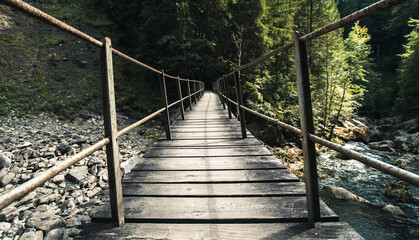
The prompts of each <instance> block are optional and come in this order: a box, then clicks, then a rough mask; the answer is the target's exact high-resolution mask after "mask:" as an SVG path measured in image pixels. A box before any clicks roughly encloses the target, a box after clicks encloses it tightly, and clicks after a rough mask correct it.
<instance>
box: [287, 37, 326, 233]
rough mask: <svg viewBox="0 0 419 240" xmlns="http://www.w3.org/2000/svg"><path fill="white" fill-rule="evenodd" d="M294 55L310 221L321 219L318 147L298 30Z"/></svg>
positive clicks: (304, 56)
mask: <svg viewBox="0 0 419 240" xmlns="http://www.w3.org/2000/svg"><path fill="white" fill-rule="evenodd" d="M293 37H294V52H295V53H294V54H295V55H294V57H295V70H296V74H297V87H298V104H299V107H300V122H301V138H302V145H303V157H304V178H305V182H306V193H307V211H308V222H309V224H310V226H312V227H314V223H315V222H317V221H320V203H319V185H318V180H317V164H316V148H315V145H314V142H313V141H311V139H310V137H309V134H314V124H313V112H312V106H311V95H310V79H309V72H308V63H307V48H306V44H305V42H304V41H301V40H300V36H299V33H298V32H294V34H293Z"/></svg>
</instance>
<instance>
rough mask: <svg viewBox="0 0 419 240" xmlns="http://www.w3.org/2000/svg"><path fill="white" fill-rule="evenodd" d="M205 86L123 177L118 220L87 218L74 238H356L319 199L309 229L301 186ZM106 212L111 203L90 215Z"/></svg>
mask: <svg viewBox="0 0 419 240" xmlns="http://www.w3.org/2000/svg"><path fill="white" fill-rule="evenodd" d="M248 136H249V138H247V139H242V138H241V133H240V123H239V122H238V121H237V120H235V119H228V116H227V112H226V110H223V109H222V106H221V105H220V102H219V99H218V97H217V96H216V95H215V94H214V93H210V92H206V93H205V94H204V96H203V97H202V99H201V101H199V102H198V103H197V104H196V105H194V106H193V110H192V111H187V112H186V119H185V120H177V121H176V122H175V123H174V124H173V126H172V137H173V141H168V140H165V136H162V138H161V139H160V140H159V141H158V142H156V143H155V144H154V145H153V146H152V147H151V148H150V149H149V151H148V152H147V153H146V154H145V155H144V156H143V159H142V161H141V162H140V163H139V164H138V165H137V166H135V167H134V168H133V170H132V171H131V173H129V174H127V176H126V177H125V178H124V179H123V180H122V186H123V195H124V208H125V221H126V222H127V223H128V224H126V225H125V226H124V227H121V228H114V227H112V225H109V224H103V223H101V224H93V225H92V226H91V227H90V228H87V229H86V230H85V231H84V233H83V234H82V235H81V236H80V238H82V239H83V238H84V239H119V238H136V239H137V238H141V239H143V238H145V239H148V238H153V239H154V238H164V239H243V238H244V239H260V238H266V239H280V238H281V239H282V238H312V237H315V238H316V239H331V238H332V239H349V238H350V239H362V238H361V237H360V236H359V235H358V234H357V233H356V232H355V231H354V230H353V229H352V228H351V227H350V226H349V225H348V224H345V223H339V222H336V221H338V216H337V215H336V214H335V213H334V212H333V211H332V210H331V209H330V208H329V207H327V206H326V205H325V204H324V203H323V202H322V203H321V216H322V223H316V228H315V229H310V228H309V227H308V225H307V224H306V223H305V222H306V221H307V207H306V195H305V185H304V183H302V182H300V181H299V179H298V178H297V177H296V176H295V175H294V174H292V173H291V171H290V170H288V169H287V168H285V167H284V165H283V164H281V163H280V162H279V161H278V160H277V159H276V158H275V157H273V156H272V155H271V153H270V152H269V151H268V150H267V149H266V148H265V147H264V146H263V145H262V144H261V143H260V142H259V141H258V140H257V139H256V138H254V137H253V136H252V135H251V133H249V132H248ZM91 217H92V220H93V221H95V222H107V221H109V219H110V207H109V204H105V205H104V206H102V207H100V208H98V209H97V210H96V211H94V212H93V213H92V214H91Z"/></svg>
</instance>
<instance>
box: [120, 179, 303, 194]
mask: <svg viewBox="0 0 419 240" xmlns="http://www.w3.org/2000/svg"><path fill="white" fill-rule="evenodd" d="M123 193H124V196H139V197H140V196H142V197H145V196H148V197H157V196H164V197H170V196H172V197H191V196H193V197H246V196H247V197H255V196H258V197H264V196H305V186H304V183H302V182H280V183H221V184H143V183H132V184H124V191H123Z"/></svg>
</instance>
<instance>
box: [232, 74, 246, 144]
mask: <svg viewBox="0 0 419 240" xmlns="http://www.w3.org/2000/svg"><path fill="white" fill-rule="evenodd" d="M234 82H235V84H236V96H237V110H238V111H237V113H238V117H239V119H240V126H241V130H242V137H243V138H247V133H246V120H245V118H244V110H243V109H242V108H241V106H242V105H243V96H242V87H241V84H240V72H239V71H235V72H234Z"/></svg>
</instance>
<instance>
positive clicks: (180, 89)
mask: <svg viewBox="0 0 419 240" xmlns="http://www.w3.org/2000/svg"><path fill="white" fill-rule="evenodd" d="M177 92H178V94H179V98H180V114H181V115H182V120H185V106H184V105H183V96H182V86H181V85H180V79H179V76H178V77H177Z"/></svg>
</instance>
